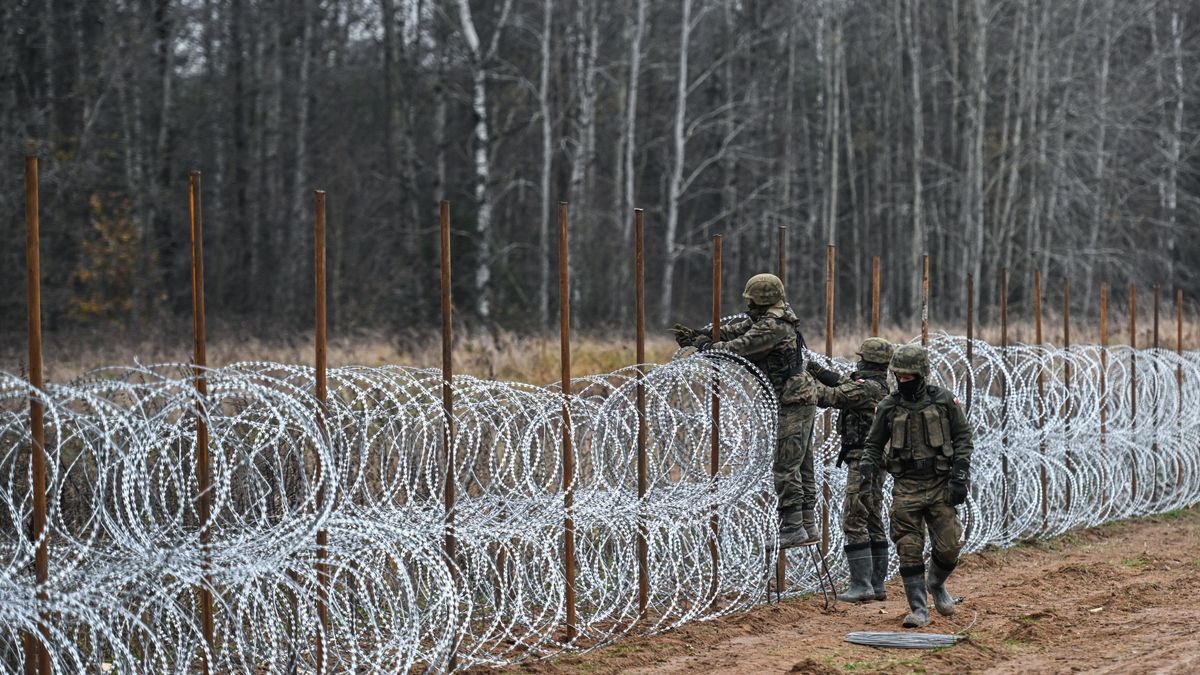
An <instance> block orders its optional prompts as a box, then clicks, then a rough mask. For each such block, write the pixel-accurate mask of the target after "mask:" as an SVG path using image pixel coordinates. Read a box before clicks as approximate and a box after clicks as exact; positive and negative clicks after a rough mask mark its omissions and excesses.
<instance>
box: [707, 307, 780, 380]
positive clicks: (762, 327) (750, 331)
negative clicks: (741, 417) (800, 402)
mask: <svg viewBox="0 0 1200 675" xmlns="http://www.w3.org/2000/svg"><path fill="white" fill-rule="evenodd" d="M798 323H800V319H799V318H797V316H796V314H795V312H793V311H792V308H791V307H790V306H788V305H787V304H786V303H784V304H782V306H780V305H776V306H775V307H772V308H771V309H769V310H767V313H766V315H764V316H763V317H762V318H760V319H758V320H757V321H755V320H754V319H751V318H750V317H745V318H742V319H739V320H737V321H732V322H730V323H729V324H727V325H724V326H721V339H720V340H719V341H717V342H714V343H713V344H712V349H724V350H726V351H730V352H733V353H734V354H737V355H738V356H742V357H744V358H746V359H747V360H749V361H750V362H751V363H753V364H754V366H755V367H756V368H758V369H759V370H761V371H763V373H764V374H765V375H766V376H767V379H769V380H770V381H771V386H772V388H774V389H775V394H776V395H779V394H781V393H782V392H783V388H784V384H785V383H786V382H787V380H788V377H789V376H790V375H791V374H792V365H793V359H794V357H795V356H796V350H797V349H798V341H797V339H796V335H797V332H796V324H798Z"/></svg>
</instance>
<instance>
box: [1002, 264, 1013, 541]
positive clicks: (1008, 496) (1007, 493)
mask: <svg viewBox="0 0 1200 675" xmlns="http://www.w3.org/2000/svg"><path fill="white" fill-rule="evenodd" d="M1000 356H1001V359H1002V360H1003V361H1004V379H1003V380H1001V382H1000V410H1001V412H1000V429H1001V432H1000V433H1001V435H1000V446H1001V447H1002V448H1004V452H1003V454H1002V455H1001V456H1000V471H1001V474H1002V475H1003V476H1004V501H1003V504H1004V522H1005V525H1006V526H1007V525H1008V524H1010V523H1011V522H1012V501H1011V500H1012V489H1011V486H1010V481H1009V467H1008V268H1007V267H1004V268H1001V270H1000Z"/></svg>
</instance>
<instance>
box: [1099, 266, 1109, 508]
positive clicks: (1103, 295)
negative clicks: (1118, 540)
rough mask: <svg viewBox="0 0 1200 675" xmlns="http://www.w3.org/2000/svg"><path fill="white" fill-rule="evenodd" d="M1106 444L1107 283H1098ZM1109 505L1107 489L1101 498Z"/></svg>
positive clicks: (1102, 438) (1102, 428)
mask: <svg viewBox="0 0 1200 675" xmlns="http://www.w3.org/2000/svg"><path fill="white" fill-rule="evenodd" d="M1107 444H1108V282H1106V281H1102V282H1100V446H1101V447H1102V448H1103V447H1105V446H1106V445H1107ZM1101 501H1102V502H1103V503H1104V504H1108V505H1110V504H1109V495H1108V489H1107V488H1106V489H1105V490H1104V495H1103V497H1102V498H1101Z"/></svg>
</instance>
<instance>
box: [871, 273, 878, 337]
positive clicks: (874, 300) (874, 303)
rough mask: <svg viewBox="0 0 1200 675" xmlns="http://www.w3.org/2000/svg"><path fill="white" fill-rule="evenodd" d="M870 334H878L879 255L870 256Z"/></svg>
mask: <svg viewBox="0 0 1200 675" xmlns="http://www.w3.org/2000/svg"><path fill="white" fill-rule="evenodd" d="M871 335H879V256H872V257H871Z"/></svg>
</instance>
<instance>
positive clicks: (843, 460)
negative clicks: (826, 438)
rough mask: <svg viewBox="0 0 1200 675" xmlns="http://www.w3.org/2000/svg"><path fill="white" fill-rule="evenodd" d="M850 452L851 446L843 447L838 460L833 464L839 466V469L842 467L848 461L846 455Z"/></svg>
mask: <svg viewBox="0 0 1200 675" xmlns="http://www.w3.org/2000/svg"><path fill="white" fill-rule="evenodd" d="M849 454H850V448H842V449H841V451H840V452H838V456H837V461H836V462H834V464H833V465H834V466H836V467H838V468H839V469H840V468H842V465H843V464H845V463H846V455H849Z"/></svg>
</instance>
